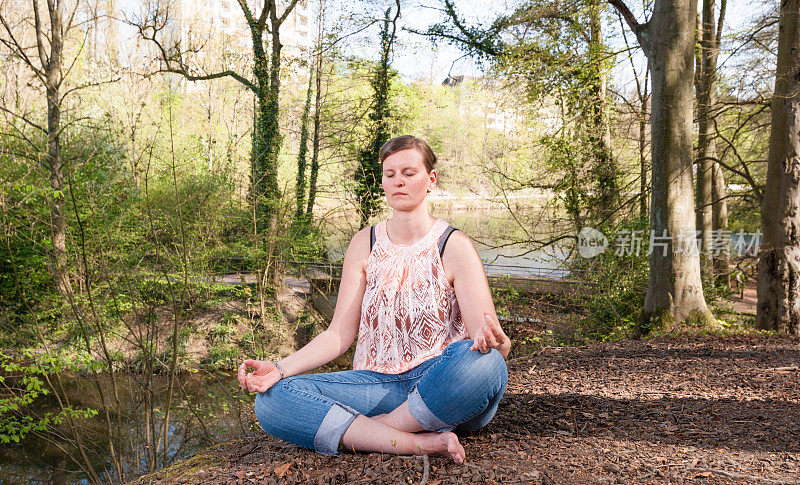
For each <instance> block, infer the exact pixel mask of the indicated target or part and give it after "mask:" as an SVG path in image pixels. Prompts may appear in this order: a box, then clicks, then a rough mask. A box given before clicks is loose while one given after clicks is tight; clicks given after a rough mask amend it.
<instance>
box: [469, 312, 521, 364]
mask: <svg viewBox="0 0 800 485" xmlns="http://www.w3.org/2000/svg"><path fill="white" fill-rule="evenodd" d="M483 317H484V319H485V320H486V323H485V324H483V325H482V326H481V327H480V328H479V329H478V331H477V332H476V333H475V338H474V339H473V340H474V344H473V345H472V347H470V350H478V351H480V352H481V353H484V354H485V353H487V352H489V351H490V350H492V349H497V350H498V351H499V352H500V354H501V355H502V356H503V358H504V359H505V358H506V357H508V352H509V351H510V350H511V339H510V338H508V335H506V333H505V332H503V327H501V326H500V321H499V320H498V319H497V317H496V316H494V315H490V314H488V313H484V314H483Z"/></svg>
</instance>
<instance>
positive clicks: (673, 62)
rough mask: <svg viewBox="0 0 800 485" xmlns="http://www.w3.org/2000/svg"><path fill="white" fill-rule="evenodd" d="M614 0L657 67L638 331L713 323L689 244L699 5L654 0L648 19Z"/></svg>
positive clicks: (691, 234) (692, 231) (683, 0)
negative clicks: (646, 266)
mask: <svg viewBox="0 0 800 485" xmlns="http://www.w3.org/2000/svg"><path fill="white" fill-rule="evenodd" d="M609 3H610V4H611V5H613V6H614V7H615V8H616V9H617V10H618V11H619V12H620V14H621V15H622V17H623V18H624V19H625V21H626V22H627V23H628V25H629V27H630V28H631V30H632V31H633V32H634V34H635V35H636V38H637V40H638V41H639V45H640V46H641V47H642V50H643V51H644V53H645V55H646V56H647V60H648V63H649V65H650V72H651V74H652V113H651V116H650V123H651V137H652V143H651V154H652V155H651V157H652V190H651V206H650V231H651V234H652V235H653V237H651V240H652V241H653V243H655V244H651V246H650V249H651V253H650V270H649V272H650V276H649V282H648V287H647V295H646V297H645V301H644V309H643V310H644V311H643V312H642V314H643V320H642V322H641V330H642V331H643V332H646V331H648V330H649V329H651V328H654V327H657V326H661V325H662V324H664V323H667V322H669V321H674V322H675V323H677V324H680V323H683V322H686V321H690V322H691V323H695V324H701V325H705V324H708V323H711V322H713V317H712V315H711V313H710V312H709V311H708V308H707V306H706V302H705V298H704V296H703V286H702V283H701V281H700V258H699V254H697V251H696V247H695V248H692V242H694V238H695V227H696V226H695V217H694V200H693V199H694V197H693V192H694V190H693V183H692V111H693V110H692V99H693V97H692V82H693V74H694V30H695V24H696V18H697V9H696V7H695V6H694V5H693V3H692V2H691V1H690V0H656V2H655V5H654V8H653V13H652V16H651V18H650V19H649V21H647V22H646V23H644V24H641V23H639V22H638V21H637V20H636V17H635V16H634V15H633V13H632V12H631V11H630V9H628V7H627V5H625V3H624V2H623V1H622V0H609ZM665 236H666V239H660V238H663V237H665ZM657 238H658V239H657ZM681 243H683V244H681ZM693 249H694V250H693Z"/></svg>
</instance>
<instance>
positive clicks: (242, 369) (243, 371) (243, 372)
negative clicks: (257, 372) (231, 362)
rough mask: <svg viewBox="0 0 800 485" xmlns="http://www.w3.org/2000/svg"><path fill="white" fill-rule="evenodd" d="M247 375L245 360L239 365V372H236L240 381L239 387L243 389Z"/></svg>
mask: <svg viewBox="0 0 800 485" xmlns="http://www.w3.org/2000/svg"><path fill="white" fill-rule="evenodd" d="M246 375H247V371H246V369H245V365H244V362H242V364H241V365H240V366H239V372H238V373H237V374H236V379H237V380H238V381H239V387H241V388H242V389H244V388H245V381H244V378H245V376H246Z"/></svg>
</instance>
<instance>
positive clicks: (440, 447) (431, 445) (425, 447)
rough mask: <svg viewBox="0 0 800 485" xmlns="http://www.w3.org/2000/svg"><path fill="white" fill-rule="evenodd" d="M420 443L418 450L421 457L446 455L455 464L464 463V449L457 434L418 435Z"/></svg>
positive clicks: (448, 432) (447, 432)
mask: <svg viewBox="0 0 800 485" xmlns="http://www.w3.org/2000/svg"><path fill="white" fill-rule="evenodd" d="M417 436H418V438H419V442H418V444H417V449H418V450H419V451H420V453H419V454H421V455H444V456H449V457H450V458H452V459H453V461H454V462H456V463H458V464H461V463H464V458H465V453H464V447H463V446H461V443H459V441H458V436H456V435H455V433H452V432H450V431H446V432H444V433H418V434H417Z"/></svg>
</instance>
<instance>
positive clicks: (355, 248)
mask: <svg viewBox="0 0 800 485" xmlns="http://www.w3.org/2000/svg"><path fill="white" fill-rule="evenodd" d="M369 233H370V230H369V226H367V227H365V228H363V229H361V230H360V231H358V232H357V233H355V234H354V235H353V237H352V239H350V244H349V245H348V247H347V252H346V253H345V256H344V259H345V263H353V264H354V265H355V266H356V267H357V268H359V269H360V270H361V271H364V269H365V268H366V264H367V258H368V257H369V239H370V234H369Z"/></svg>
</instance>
